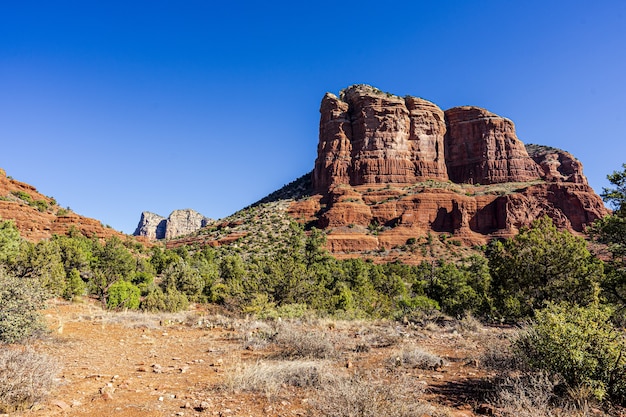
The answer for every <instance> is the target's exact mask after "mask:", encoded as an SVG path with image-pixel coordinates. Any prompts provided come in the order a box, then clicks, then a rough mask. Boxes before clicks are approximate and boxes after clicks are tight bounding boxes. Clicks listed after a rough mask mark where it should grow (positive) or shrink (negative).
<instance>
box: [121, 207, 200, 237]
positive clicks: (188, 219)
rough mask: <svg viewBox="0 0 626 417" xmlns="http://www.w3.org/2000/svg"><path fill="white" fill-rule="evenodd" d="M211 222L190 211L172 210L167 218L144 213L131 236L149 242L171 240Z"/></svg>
mask: <svg viewBox="0 0 626 417" xmlns="http://www.w3.org/2000/svg"><path fill="white" fill-rule="evenodd" d="M211 221H212V220H211V219H209V218H207V217H204V216H203V215H202V214H200V213H198V212H197V211H195V210H192V209H183V210H174V211H173V212H172V213H171V214H170V215H169V217H168V218H165V217H162V216H159V215H158V214H154V213H150V212H147V211H144V212H143V213H141V219H140V220H139V224H138V225H137V229H135V232H134V233H133V234H134V235H135V236H144V237H146V238H148V239H151V240H154V239H172V238H174V237H177V236H183V235H188V234H190V233H193V232H196V231H198V230H200V229H201V228H203V227H205V226H206V225H207V224H209V223H210V222H211Z"/></svg>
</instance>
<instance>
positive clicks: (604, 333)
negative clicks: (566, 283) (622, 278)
mask: <svg viewBox="0 0 626 417" xmlns="http://www.w3.org/2000/svg"><path fill="white" fill-rule="evenodd" d="M610 317H611V312H610V311H609V310H608V309H606V308H602V307H599V306H598V305H595V304H594V305H590V306H588V307H578V306H572V305H569V304H565V303H564V304H559V305H550V306H548V307H547V308H545V309H543V310H540V311H537V312H536V315H535V321H534V322H533V323H532V324H531V325H530V326H529V327H528V329H527V330H526V331H525V332H524V333H522V334H521V335H520V336H519V337H518V339H517V340H515V342H514V349H515V350H516V352H518V354H519V355H520V356H521V358H522V359H523V360H524V362H526V363H527V364H528V365H529V366H530V367H531V368H532V369H536V370H540V371H545V372H548V373H550V374H554V375H559V376H561V377H562V378H563V380H564V381H565V383H566V384H567V385H568V387H569V388H571V389H574V390H587V391H589V392H591V393H592V394H593V396H594V397H595V398H596V399H598V400H602V399H605V398H607V397H608V398H609V399H611V400H613V401H616V402H618V403H622V404H623V403H624V400H625V399H626V357H624V348H625V347H626V345H625V344H624V337H623V334H622V333H621V332H619V331H618V330H617V329H616V328H615V327H614V326H613V324H612V323H611V321H610Z"/></svg>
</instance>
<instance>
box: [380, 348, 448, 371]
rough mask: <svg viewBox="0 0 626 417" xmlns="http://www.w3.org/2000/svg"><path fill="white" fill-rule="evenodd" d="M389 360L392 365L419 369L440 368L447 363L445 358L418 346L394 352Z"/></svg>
mask: <svg viewBox="0 0 626 417" xmlns="http://www.w3.org/2000/svg"><path fill="white" fill-rule="evenodd" d="M388 362H389V363H390V364H391V365H392V366H397V367H405V368H417V369H438V368H441V367H442V366H443V365H445V363H446V362H445V361H444V360H443V358H441V357H439V356H437V355H435V354H433V353H430V352H428V351H426V350H424V349H421V348H419V347H416V346H413V347H405V348H403V349H402V350H398V351H396V352H394V353H393V354H392V355H391V357H390V358H389V359H388Z"/></svg>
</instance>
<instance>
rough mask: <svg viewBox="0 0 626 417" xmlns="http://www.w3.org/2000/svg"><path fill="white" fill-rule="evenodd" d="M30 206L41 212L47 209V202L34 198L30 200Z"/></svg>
mask: <svg viewBox="0 0 626 417" xmlns="http://www.w3.org/2000/svg"><path fill="white" fill-rule="evenodd" d="M31 206H33V207H36V208H37V210H39V211H41V212H42V213H43V212H45V211H46V210H48V203H47V202H46V201H45V200H35V201H33V202H32V204H31Z"/></svg>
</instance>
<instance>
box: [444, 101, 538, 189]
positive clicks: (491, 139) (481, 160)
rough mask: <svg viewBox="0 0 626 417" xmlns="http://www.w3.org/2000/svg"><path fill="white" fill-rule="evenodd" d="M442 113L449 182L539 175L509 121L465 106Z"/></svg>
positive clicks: (500, 180) (490, 181)
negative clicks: (445, 123) (445, 127)
mask: <svg viewBox="0 0 626 417" xmlns="http://www.w3.org/2000/svg"><path fill="white" fill-rule="evenodd" d="M445 116H446V122H447V125H448V132H447V134H446V142H445V147H446V149H445V152H446V163H447V166H448V174H449V176H450V180H452V181H453V182H456V183H469V184H496V183H503V182H521V181H532V180H536V179H538V178H540V177H541V173H540V170H539V167H538V166H537V164H536V163H535V162H534V161H533V160H532V159H531V158H530V157H529V156H528V153H527V152H526V148H524V144H523V143H522V142H521V141H520V140H519V139H518V138H517V136H516V135H515V126H514V125H513V122H511V121H510V120H508V119H505V118H503V117H500V116H498V115H495V114H493V113H490V112H488V111H487V110H484V109H481V108H478V107H469V106H464V107H455V108H452V109H450V110H446V112H445Z"/></svg>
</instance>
